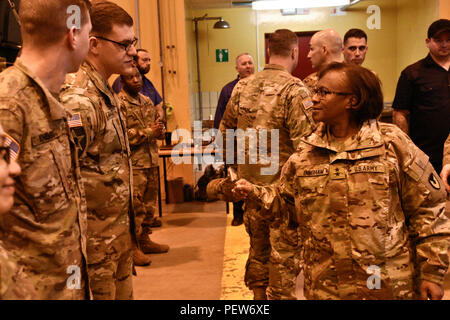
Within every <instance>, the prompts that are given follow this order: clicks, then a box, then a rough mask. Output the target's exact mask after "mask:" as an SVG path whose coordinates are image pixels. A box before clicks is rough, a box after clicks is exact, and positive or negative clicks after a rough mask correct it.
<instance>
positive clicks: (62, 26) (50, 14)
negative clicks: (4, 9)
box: [19, 0, 91, 46]
mask: <svg viewBox="0 0 450 320" xmlns="http://www.w3.org/2000/svg"><path fill="white" fill-rule="evenodd" d="M72 5H74V6H78V7H79V8H80V10H81V17H80V23H81V26H84V25H85V24H86V23H87V22H88V21H89V10H90V8H91V4H90V2H89V0H22V1H21V2H20V6H19V18H20V22H21V25H22V26H21V33H22V39H23V40H24V43H26V42H28V41H30V42H32V43H34V44H36V45H42V46H48V45H52V44H54V43H56V42H58V41H59V40H61V39H62V38H63V37H64V35H65V34H66V33H67V31H68V27H67V21H68V19H69V18H70V16H71V13H68V12H67V9H68V8H69V7H70V6H72Z"/></svg>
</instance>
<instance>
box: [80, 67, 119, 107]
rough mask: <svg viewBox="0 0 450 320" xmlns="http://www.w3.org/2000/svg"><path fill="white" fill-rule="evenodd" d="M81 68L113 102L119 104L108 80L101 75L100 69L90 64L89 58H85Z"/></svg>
mask: <svg viewBox="0 0 450 320" xmlns="http://www.w3.org/2000/svg"><path fill="white" fill-rule="evenodd" d="M81 68H82V69H83V70H84V71H85V72H86V74H87V75H88V77H89V78H90V79H91V80H92V82H93V83H94V85H95V86H96V87H97V89H98V90H100V91H101V92H102V93H103V94H105V95H106V96H107V97H108V98H109V100H110V101H111V104H114V105H115V106H117V105H118V104H117V101H116V99H115V96H114V93H113V90H112V89H111V87H110V86H109V84H108V81H107V80H105V79H103V77H102V76H101V75H100V73H98V71H97V70H96V69H95V68H94V66H93V65H92V64H90V63H89V62H88V61H87V60H85V61H84V62H83V64H82V65H81Z"/></svg>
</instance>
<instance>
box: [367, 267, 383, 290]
mask: <svg viewBox="0 0 450 320" xmlns="http://www.w3.org/2000/svg"><path fill="white" fill-rule="evenodd" d="M366 272H367V274H371V276H370V277H369V278H367V281H366V284H367V288H368V289H370V290H374V289H381V269H380V267H379V266H376V265H371V266H369V267H367V270H366Z"/></svg>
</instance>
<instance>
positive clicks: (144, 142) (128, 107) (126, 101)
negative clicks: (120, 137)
mask: <svg viewBox="0 0 450 320" xmlns="http://www.w3.org/2000/svg"><path fill="white" fill-rule="evenodd" d="M122 80H123V84H124V86H123V88H122V91H121V92H120V93H119V98H120V99H121V101H122V108H123V113H124V114H125V115H126V116H125V118H126V121H127V128H128V138H129V141H130V149H131V163H132V166H133V184H134V190H133V191H134V192H133V199H134V203H133V205H134V212H135V216H136V220H135V221H136V222H135V228H136V235H137V240H138V245H137V246H134V248H133V261H134V264H135V265H137V266H145V265H149V264H150V263H151V259H150V258H149V257H147V256H145V255H144V253H165V252H167V251H169V246H168V245H166V244H159V243H156V242H154V241H152V240H151V239H150V234H151V233H152V230H151V226H152V223H153V221H154V216H155V213H156V208H157V199H158V185H159V184H158V159H159V157H158V143H157V139H163V136H164V132H165V131H164V128H165V127H164V123H163V122H162V121H161V119H160V116H159V114H158V112H157V110H156V108H155V106H154V105H153V102H152V100H150V98H148V97H146V96H144V95H143V94H141V93H140V91H141V89H142V85H143V81H142V75H141V73H140V72H139V70H138V69H137V68H134V69H133V72H132V73H131V74H130V75H123V76H122Z"/></svg>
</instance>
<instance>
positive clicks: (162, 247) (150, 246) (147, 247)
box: [139, 236, 169, 253]
mask: <svg viewBox="0 0 450 320" xmlns="http://www.w3.org/2000/svg"><path fill="white" fill-rule="evenodd" d="M139 245H140V247H141V250H142V252H144V253H166V252H167V251H169V246H168V245H167V244H159V243H156V242H153V241H152V240H150V238H149V237H148V236H147V237H146V238H140V239H139Z"/></svg>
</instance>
